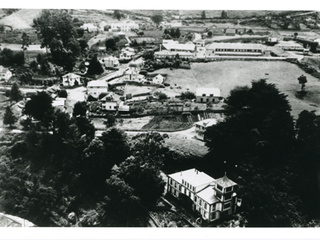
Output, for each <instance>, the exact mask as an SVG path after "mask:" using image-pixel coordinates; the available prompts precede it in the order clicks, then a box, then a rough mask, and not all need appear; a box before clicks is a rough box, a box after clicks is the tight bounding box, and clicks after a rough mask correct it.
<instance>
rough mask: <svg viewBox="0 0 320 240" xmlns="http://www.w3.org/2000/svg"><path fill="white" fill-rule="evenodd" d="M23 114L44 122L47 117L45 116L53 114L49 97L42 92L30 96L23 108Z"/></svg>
mask: <svg viewBox="0 0 320 240" xmlns="http://www.w3.org/2000/svg"><path fill="white" fill-rule="evenodd" d="M23 113H24V114H26V115H29V116H30V117H33V118H35V119H37V120H39V121H45V118H46V117H48V115H46V114H51V113H53V107H52V99H51V97H50V96H49V95H48V94H47V93H46V92H44V91H43V92H39V93H38V94H37V95H33V96H31V99H30V100H29V101H28V102H27V103H26V105H25V107H24V110H23Z"/></svg>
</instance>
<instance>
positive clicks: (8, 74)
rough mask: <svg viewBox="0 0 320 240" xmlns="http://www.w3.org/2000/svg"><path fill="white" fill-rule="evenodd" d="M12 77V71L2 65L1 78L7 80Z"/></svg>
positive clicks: (0, 69) (0, 68) (0, 67)
mask: <svg viewBox="0 0 320 240" xmlns="http://www.w3.org/2000/svg"><path fill="white" fill-rule="evenodd" d="M11 77H12V72H11V71H10V70H9V69H8V68H5V67H3V66H0V80H4V81H5V82H7V81H8V80H9V79H10V78H11Z"/></svg>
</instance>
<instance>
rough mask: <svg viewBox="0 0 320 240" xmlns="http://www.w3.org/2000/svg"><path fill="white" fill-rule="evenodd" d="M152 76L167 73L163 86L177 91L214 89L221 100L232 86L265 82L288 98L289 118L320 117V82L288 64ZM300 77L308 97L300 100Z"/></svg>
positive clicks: (241, 64)
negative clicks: (312, 114) (311, 114)
mask: <svg viewBox="0 0 320 240" xmlns="http://www.w3.org/2000/svg"><path fill="white" fill-rule="evenodd" d="M156 72H159V73H167V74H168V76H167V80H166V82H168V83H170V84H171V86H175V85H176V86H180V87H181V89H180V91H186V90H187V89H189V90H191V91H195V90H196V88H198V87H216V88H220V89H221V94H222V96H223V97H227V96H228V95H229V92H230V90H232V89H233V88H234V87H236V86H244V85H247V86H250V85H251V81H252V80H259V79H261V78H267V81H268V82H269V83H274V84H276V86H277V88H278V89H279V90H280V91H281V92H283V93H285V94H286V95H288V99H289V101H290V104H291V106H292V115H293V116H295V117H296V116H297V115H298V114H299V113H300V112H301V111H302V110H304V109H306V110H315V111H316V113H317V114H319V113H320V110H319V109H318V106H320V81H319V79H317V78H314V77H313V76H311V75H310V74H307V73H305V72H304V71H303V70H301V69H300V68H299V67H298V66H296V65H295V64H292V63H288V62H282V61H276V62H268V61H222V62H210V63H192V65H191V69H190V70H186V69H173V70H170V69H160V70H157V71H156ZM302 74H304V75H305V76H307V79H308V83H307V84H306V91H308V94H307V95H306V96H305V98H304V99H303V100H301V99H298V98H296V96H295V94H296V92H297V91H299V90H300V85H299V84H298V80H297V78H298V77H299V76H300V75H302Z"/></svg>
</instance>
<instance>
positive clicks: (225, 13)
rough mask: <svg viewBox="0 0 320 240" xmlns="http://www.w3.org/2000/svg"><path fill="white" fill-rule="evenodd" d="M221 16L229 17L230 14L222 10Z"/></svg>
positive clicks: (223, 17)
mask: <svg viewBox="0 0 320 240" xmlns="http://www.w3.org/2000/svg"><path fill="white" fill-rule="evenodd" d="M221 18H222V19H226V18H228V14H227V12H226V11H224V10H222V12H221Z"/></svg>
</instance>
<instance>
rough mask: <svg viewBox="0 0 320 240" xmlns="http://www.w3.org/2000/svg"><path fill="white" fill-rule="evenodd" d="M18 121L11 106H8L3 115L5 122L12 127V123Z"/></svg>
mask: <svg viewBox="0 0 320 240" xmlns="http://www.w3.org/2000/svg"><path fill="white" fill-rule="evenodd" d="M16 121H17V118H16V117H15V116H14V114H13V112H12V110H11V107H10V106H7V107H6V111H5V113H4V116H3V124H5V125H10V127H12V125H13V124H15V123H16Z"/></svg>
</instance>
